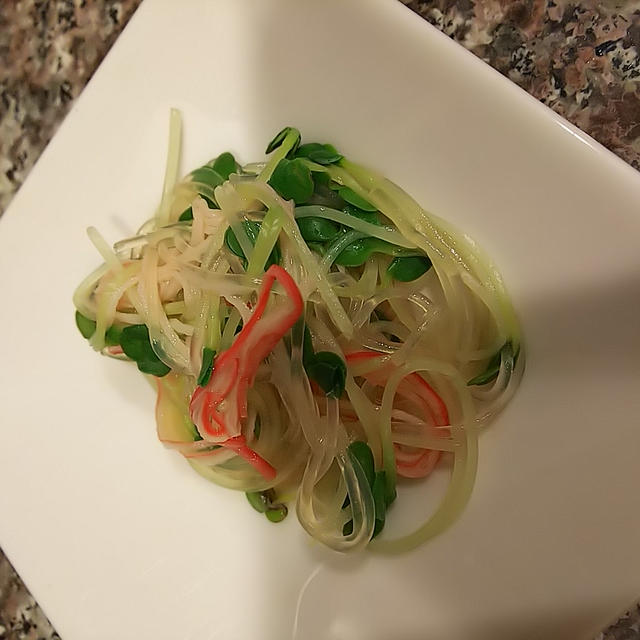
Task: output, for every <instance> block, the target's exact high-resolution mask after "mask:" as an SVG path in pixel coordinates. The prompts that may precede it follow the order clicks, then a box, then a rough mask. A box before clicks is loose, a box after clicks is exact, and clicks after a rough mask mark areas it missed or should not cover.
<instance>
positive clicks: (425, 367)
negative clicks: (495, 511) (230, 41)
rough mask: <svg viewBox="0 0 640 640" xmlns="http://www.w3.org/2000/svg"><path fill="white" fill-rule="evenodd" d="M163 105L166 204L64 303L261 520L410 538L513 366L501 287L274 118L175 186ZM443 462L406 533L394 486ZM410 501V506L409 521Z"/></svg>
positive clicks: (380, 540)
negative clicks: (391, 530) (250, 140)
mask: <svg viewBox="0 0 640 640" xmlns="http://www.w3.org/2000/svg"><path fill="white" fill-rule="evenodd" d="M180 138H181V121H180V116H179V114H178V112H177V111H172V112H171V119H170V133H169V153H168V157H167V163H166V170H165V180H164V185H163V189H162V194H161V199H160V205H159V207H158V209H157V211H156V215H155V216H154V217H153V218H151V219H150V220H148V221H147V222H145V223H144V224H143V225H142V227H140V229H139V231H138V233H137V234H136V235H135V236H133V237H129V238H125V239H124V240H120V241H119V242H117V243H116V244H115V245H114V247H113V249H112V248H111V247H110V246H109V245H108V244H107V242H106V241H105V240H104V238H102V236H101V235H100V234H99V233H98V232H97V231H96V230H95V229H94V228H93V227H91V228H89V230H88V235H89V238H90V239H91V241H92V243H93V244H94V246H95V247H96V249H97V251H98V253H99V254H100V256H101V258H102V260H103V264H102V265H101V266H99V267H98V268H97V269H95V270H94V271H93V272H92V273H91V274H90V275H89V276H88V277H87V278H85V279H84V280H83V282H82V283H81V284H80V286H79V287H78V289H77V290H76V292H75V294H74V298H73V302H74V305H75V307H76V310H77V313H76V324H77V326H78V329H79V330H80V332H81V333H82V335H83V336H84V337H85V338H86V339H87V340H88V341H89V343H90V345H91V346H92V347H93V348H94V349H96V350H98V351H100V352H101V353H102V354H104V355H107V356H110V357H114V358H118V359H119V360H122V361H128V362H130V363H132V364H135V366H136V367H137V368H138V369H139V370H140V371H141V372H142V373H143V374H145V375H146V376H148V377H149V379H150V380H154V381H155V385H154V386H155V388H156V392H157V402H156V424H157V435H158V439H159V440H160V442H161V443H162V444H163V445H164V446H165V447H166V448H167V449H169V450H171V452H172V455H176V454H179V455H181V456H183V457H184V458H185V460H186V461H187V462H188V463H189V465H190V466H191V467H192V468H193V469H194V470H195V471H196V472H197V473H198V474H200V475H201V476H202V477H203V478H206V479H207V480H209V481H211V482H214V483H216V484H218V485H220V486H222V487H226V488H229V489H233V490H235V491H242V492H245V493H246V498H247V501H248V503H249V504H250V505H251V506H252V507H253V508H254V509H256V511H259V512H260V513H262V514H264V515H265V517H266V518H267V519H268V520H270V521H271V522H279V521H280V520H282V519H283V518H284V517H285V516H286V515H287V512H288V510H289V506H288V505H290V504H291V503H292V502H295V513H296V515H297V518H298V520H299V522H300V524H301V526H302V527H303V528H304V530H305V531H306V532H307V533H308V534H309V535H310V536H311V537H313V538H314V539H316V540H318V541H319V542H321V543H322V544H324V545H326V546H327V547H329V548H331V549H333V550H335V551H339V552H352V551H358V550H362V549H364V548H365V547H367V546H369V545H370V548H371V549H372V550H375V551H377V552H380V553H398V552H401V551H405V550H407V549H412V548H414V547H416V546H417V545H419V544H422V543H424V542H426V541H427V540H429V539H431V538H433V537H434V536H436V535H439V534H440V533H442V532H443V531H445V530H446V529H447V527H449V526H450V525H451V524H452V523H453V522H454V521H455V520H456V518H457V517H458V516H459V515H460V513H461V512H462V510H463V509H464V507H465V505H466V504H467V502H468V500H469V497H470V496H471V492H472V490H473V485H474V481H475V476H476V470H477V466H478V437H479V434H480V431H481V428H482V427H484V426H485V425H487V424H488V423H489V421H490V419H491V418H492V417H493V416H495V415H496V413H498V412H499V411H500V410H501V409H502V408H503V407H504V406H505V404H506V403H507V402H508V401H509V399H510V398H511V397H512V396H513V394H514V392H515V390H516V388H517V385H518V383H519V381H520V379H521V377H522V374H523V371H524V366H525V365H524V353H523V347H522V340H521V336H520V328H519V325H518V322H517V317H516V314H515V311H514V309H513V306H512V305H511V301H510V299H509V297H508V295H507V292H506V289H505V286H504V283H503V281H502V278H501V276H500V274H499V273H498V271H497V270H496V268H495V266H494V265H493V263H492V262H491V261H490V260H489V259H488V258H487V257H486V256H485V255H484V253H483V252H482V250H481V249H480V248H479V247H478V246H477V245H476V244H475V242H474V241H473V240H471V239H470V238H468V237H467V236H466V235H464V234H462V233H460V232H458V231H457V230H455V229H454V228H453V226H452V225H451V224H450V223H448V222H446V221H444V220H441V219H440V218H437V217H436V216H433V215H431V214H430V213H428V212H427V211H425V210H424V209H423V208H422V207H420V206H419V205H418V204H417V203H416V202H415V200H413V199H412V198H411V197H410V196H409V195H408V194H407V193H405V192H404V191H403V190H402V189H400V187H398V186H397V185H395V184H394V183H392V182H390V181H389V180H387V179H386V178H384V177H382V176H380V175H379V174H377V173H375V172H374V171H371V170H369V169H366V168H365V167H362V166H361V165H358V164H355V163H354V162H351V161H350V160H348V159H346V158H345V157H344V156H343V155H342V154H341V153H340V152H339V151H338V150H336V149H335V148H334V147H333V146H332V145H330V144H324V143H319V142H305V143H301V136H300V132H299V131H298V130H297V129H295V128H293V127H286V128H285V129H283V130H282V131H281V132H279V133H278V134H277V135H276V136H275V137H274V139H273V140H272V141H271V142H270V143H269V145H268V147H267V154H268V158H267V160H266V161H258V162H252V163H249V164H245V165H244V166H241V165H240V164H239V163H238V162H237V160H236V159H235V157H234V156H233V155H232V154H230V153H228V152H227V153H222V154H220V155H219V156H217V157H215V158H213V159H212V160H211V161H210V162H208V163H207V164H205V165H203V166H201V167H199V168H196V169H195V170H194V171H191V172H190V173H189V174H188V175H187V176H186V177H185V178H184V179H182V180H178V175H179V174H178V172H179V162H180V144H181V141H180ZM443 462H444V463H447V464H448V466H449V467H450V468H451V478H450V483H449V486H448V488H447V490H446V492H444V495H443V496H442V499H441V501H440V504H439V505H437V506H436V507H435V509H431V513H430V514H429V513H427V509H425V508H424V507H423V506H422V504H421V503H419V504H416V506H415V509H414V510H415V511H416V513H418V512H419V513H421V515H423V516H424V520H423V521H422V524H416V525H415V526H414V527H413V528H411V529H410V530H409V531H407V532H405V533H404V534H401V535H397V536H396V537H394V538H390V537H389V535H388V534H387V533H386V530H385V523H386V521H387V520H391V519H393V517H394V507H393V503H394V501H395V500H400V501H404V500H406V499H407V497H406V492H405V487H406V486H407V485H408V484H413V483H421V482H429V476H430V475H431V474H432V472H434V470H436V469H437V468H438V467H439V466H442V467H445V465H444V464H443ZM422 511H424V513H422Z"/></svg>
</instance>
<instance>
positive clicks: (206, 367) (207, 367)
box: [197, 347, 216, 387]
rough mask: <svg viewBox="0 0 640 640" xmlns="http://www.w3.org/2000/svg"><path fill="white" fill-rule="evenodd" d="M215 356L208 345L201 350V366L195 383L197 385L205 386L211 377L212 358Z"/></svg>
mask: <svg viewBox="0 0 640 640" xmlns="http://www.w3.org/2000/svg"><path fill="white" fill-rule="evenodd" d="M215 357H216V352H215V351H214V350H213V349H209V347H205V348H204V349H203V350H202V366H201V367H200V375H199V376H198V382H197V385H198V386H199V387H206V386H207V384H208V383H209V379H210V378H211V373H212V372H213V359H214V358H215Z"/></svg>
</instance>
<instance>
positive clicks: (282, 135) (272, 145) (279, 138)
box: [265, 127, 300, 155]
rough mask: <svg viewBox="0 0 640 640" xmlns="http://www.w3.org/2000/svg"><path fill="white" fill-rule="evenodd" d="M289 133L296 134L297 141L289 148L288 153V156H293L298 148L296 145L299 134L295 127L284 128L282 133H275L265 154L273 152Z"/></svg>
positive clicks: (298, 142)
mask: <svg viewBox="0 0 640 640" xmlns="http://www.w3.org/2000/svg"><path fill="white" fill-rule="evenodd" d="M290 133H297V134H298V139H297V141H296V143H295V144H294V145H293V147H292V148H291V151H289V154H290V155H291V154H294V153H295V152H296V150H297V148H298V145H299V144H300V132H299V131H298V130H297V129H296V128H295V127H285V128H284V129H282V131H278V133H276V135H275V137H274V138H273V140H272V141H271V142H270V143H269V144H268V145H267V149H266V151H265V153H271V152H272V151H275V150H276V149H277V148H278V147H279V146H280V145H281V144H282V143H283V142H284V139H285V138H286V137H287V136H288V135H289V134H290Z"/></svg>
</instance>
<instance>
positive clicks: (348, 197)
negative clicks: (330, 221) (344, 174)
mask: <svg viewBox="0 0 640 640" xmlns="http://www.w3.org/2000/svg"><path fill="white" fill-rule="evenodd" d="M338 194H339V196H340V197H341V198H342V199H343V200H344V201H345V202H348V203H349V204H352V205H353V206H354V207H358V209H362V210H363V211H377V210H378V208H377V207H374V206H373V205H372V204H371V203H370V202H368V201H367V200H365V199H364V198H363V197H362V196H359V195H358V194H357V193H356V192H355V191H354V190H353V189H350V188H349V187H340V188H339V189H338Z"/></svg>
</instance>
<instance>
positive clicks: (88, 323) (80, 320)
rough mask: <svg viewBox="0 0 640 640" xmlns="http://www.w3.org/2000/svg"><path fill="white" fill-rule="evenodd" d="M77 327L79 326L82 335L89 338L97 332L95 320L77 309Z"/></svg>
mask: <svg viewBox="0 0 640 640" xmlns="http://www.w3.org/2000/svg"><path fill="white" fill-rule="evenodd" d="M76 327H78V331H80V333H81V334H82V337H83V338H86V339H87V340H88V339H89V338H90V337H91V336H92V335H93V334H94V333H95V332H96V323H95V321H94V320H90V319H89V318H87V317H86V316H83V315H82V314H81V313H80V312H79V311H76Z"/></svg>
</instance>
